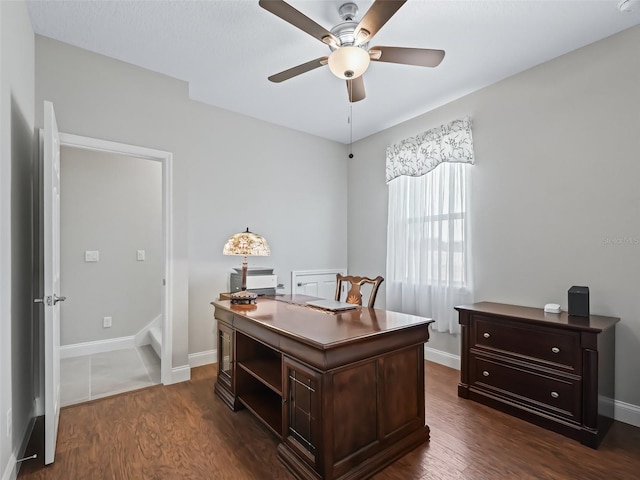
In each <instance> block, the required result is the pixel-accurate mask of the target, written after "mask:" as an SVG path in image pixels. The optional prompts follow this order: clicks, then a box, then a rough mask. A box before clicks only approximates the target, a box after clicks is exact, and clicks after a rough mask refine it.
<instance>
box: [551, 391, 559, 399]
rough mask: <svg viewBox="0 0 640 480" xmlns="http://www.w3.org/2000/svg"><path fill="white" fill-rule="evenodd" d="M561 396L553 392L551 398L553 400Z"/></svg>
mask: <svg viewBox="0 0 640 480" xmlns="http://www.w3.org/2000/svg"><path fill="white" fill-rule="evenodd" d="M559 396H560V394H559V393H558V392H551V397H552V398H558V397H559Z"/></svg>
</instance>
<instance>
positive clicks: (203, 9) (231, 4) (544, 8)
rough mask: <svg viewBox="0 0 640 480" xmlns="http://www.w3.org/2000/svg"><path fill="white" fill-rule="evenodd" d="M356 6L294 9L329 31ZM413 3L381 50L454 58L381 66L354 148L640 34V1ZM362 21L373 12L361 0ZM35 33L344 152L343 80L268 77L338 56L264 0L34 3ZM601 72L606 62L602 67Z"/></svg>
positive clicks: (370, 78)
mask: <svg viewBox="0 0 640 480" xmlns="http://www.w3.org/2000/svg"><path fill="white" fill-rule="evenodd" d="M345 1H346V0H325V1H318V0H291V1H290V2H289V3H290V4H291V5H292V6H294V7H295V8H296V9H298V10H299V11H301V12H302V13H304V14H305V15H307V16H308V17H310V18H311V19H313V20H314V21H315V22H317V23H319V24H320V25H322V26H323V27H325V28H327V29H328V30H329V29H331V28H332V27H333V26H334V25H336V24H337V23H340V22H341V21H342V20H341V19H340V17H339V16H338V13H337V10H338V7H339V6H340V5H341V4H342V3H345ZM629 1H630V2H631V6H632V7H633V8H632V10H631V11H628V12H621V11H620V10H619V9H618V3H619V2H620V0H586V1H585V0H564V1H557V0H554V1H552V0H537V1H533V0H509V1H498V0H468V1H456V0H447V1H442V0H441V1H432V0H409V1H408V2H407V3H406V4H405V5H404V6H403V7H402V8H400V10H399V11H398V12H397V13H396V14H395V15H394V16H393V17H392V18H391V19H390V20H389V22H388V23H387V24H386V25H385V26H384V27H383V28H382V29H381V30H380V31H379V32H378V34H377V35H376V36H375V38H374V39H373V41H372V42H371V43H370V45H371V46H373V45H388V46H402V47H418V48H435V49H443V50H445V51H446V56H445V58H444V60H443V62H442V63H441V64H440V66H438V67H436V68H424V67H414V66H406V65H397V64H391V63H375V62H374V63H372V64H371V66H370V67H369V70H367V72H366V73H365V74H364V82H365V87H366V93H367V97H366V98H365V99H364V100H363V101H361V102H357V103H354V104H353V124H352V128H353V130H352V139H353V141H356V140H358V139H361V138H364V137H366V136H368V135H371V134H373V133H376V132H379V131H380V130H383V129H385V128H388V127H390V126H393V125H396V124H398V123H400V122H402V121H405V120H408V119H410V118H412V117H415V116H417V115H420V114H422V113H424V112H427V111H429V110H431V109H433V108H435V107H437V106H439V105H442V104H445V103H447V102H450V101H451V100H454V99H456V98H459V97H461V96H463V95H466V94H468V93H470V92H473V91H475V90H477V89H479V88H482V87H484V86H487V85H490V84H492V83H494V82H496V81H498V80H501V79H503V78H505V77H508V76H510V75H513V74H515V73H517V72H520V71H523V70H525V69H528V68H530V67H532V66H534V65H538V64H540V63H543V62H545V61H547V60H550V59H552V58H555V57H557V56H559V55H562V54H564V53H567V52H570V51H572V50H575V49H577V48H579V47H582V46H584V45H587V44H589V43H592V42H595V41H597V40H600V39H602V38H604V37H607V36H610V35H612V34H614V33H617V32H619V31H622V30H624V29H626V28H629V27H631V26H633V25H637V24H640V0H629ZM356 3H357V4H358V6H359V7H360V14H359V15H358V18H357V19H358V20H359V19H360V18H361V17H362V15H363V14H364V13H365V12H366V11H367V10H368V8H369V7H370V6H371V4H372V3H373V2H372V0H356ZM28 6H29V11H30V15H31V21H32V23H33V28H34V31H35V32H36V33H37V34H39V35H43V36H46V37H51V38H54V39H56V40H60V41H62V42H65V43H69V44H71V45H75V46H77V47H80V48H84V49H87V50H91V51H93V52H97V53H100V54H103V55H107V56H109V57H113V58H116V59H119V60H122V61H125V62H129V63H132V64H135V65H139V66H141V67H144V68H147V69H150V70H153V71H155V72H159V73H163V74H165V75H169V76H171V77H175V78H178V79H181V80H185V81H187V82H188V83H189V92H190V97H191V98H192V99H193V100H197V101H201V102H204V103H207V104H211V105H215V106H218V107H222V108H225V109H228V110H232V111H235V112H239V113H242V114H245V115H249V116H251V117H255V118H258V119H262V120H266V121H268V122H272V123H275V124H278V125H284V126H286V127H290V128H293V129H296V130H300V131H304V132H308V133H311V134H313V135H317V136H320V137H324V138H328V139H331V140H335V141H338V142H342V143H349V142H350V141H351V131H350V125H349V123H348V118H349V102H348V100H347V89H346V85H345V81H344V80H340V79H338V78H336V77H334V76H333V75H332V74H331V72H330V71H329V69H328V67H322V68H318V69H316V70H313V71H311V72H307V73H304V74H302V75H299V76H297V77H295V78H292V79H290V80H287V81H285V82H283V83H280V84H276V83H272V82H269V81H268V80H267V77H268V76H269V75H272V74H274V73H278V72H280V71H282V70H285V69H287V68H290V67H293V66H295V65H298V64H301V63H304V62H306V61H309V60H312V59H314V58H318V57H321V56H324V55H327V54H328V53H329V49H328V47H327V46H325V45H324V44H322V43H321V42H319V41H318V40H316V39H315V38H313V37H311V36H309V35H308V34H306V33H304V32H302V31H301V30H298V29H297V28H295V27H293V26H291V25H290V24H288V23H286V22H285V21H283V20H281V19H280V18H278V17H276V16H274V15H273V14H271V13H269V12H267V11H266V10H264V9H262V8H261V7H259V6H258V0H202V1H189V0H168V1H161V0H155V1H148V0H146V1H141V0H137V1H135V0H117V1H116V0H91V1H87V0H80V1H78V0H76V1H61V0H47V1H41V0H31V1H29V2H28ZM594 61H597V59H594Z"/></svg>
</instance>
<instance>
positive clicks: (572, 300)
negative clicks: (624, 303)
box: [569, 286, 589, 317]
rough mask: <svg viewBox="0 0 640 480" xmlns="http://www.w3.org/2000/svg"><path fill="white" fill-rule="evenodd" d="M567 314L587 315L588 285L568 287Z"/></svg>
mask: <svg viewBox="0 0 640 480" xmlns="http://www.w3.org/2000/svg"><path fill="white" fill-rule="evenodd" d="M569 315H574V316H576V317H588V316H589V287H575V286H574V287H571V288H570V289H569Z"/></svg>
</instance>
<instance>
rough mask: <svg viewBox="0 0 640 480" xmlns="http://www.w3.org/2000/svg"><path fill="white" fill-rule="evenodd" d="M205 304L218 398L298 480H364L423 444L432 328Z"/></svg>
mask: <svg viewBox="0 0 640 480" xmlns="http://www.w3.org/2000/svg"><path fill="white" fill-rule="evenodd" d="M275 298H277V299H278V300H274V299H268V298H259V299H258V302H257V304H256V305H249V306H240V305H231V304H230V302H229V301H228V300H225V301H218V302H212V304H213V305H214V306H215V318H216V319H217V320H218V322H217V323H218V327H217V330H218V340H217V349H218V379H217V381H216V385H215V392H216V394H217V395H218V396H219V397H220V398H221V399H222V401H224V402H225V403H226V404H227V405H228V406H229V407H230V408H231V409H232V410H234V411H235V410H237V409H239V408H243V407H246V408H248V409H249V410H251V411H252V412H253V413H254V414H255V415H256V416H257V417H258V418H259V419H260V420H262V422H264V424H265V425H266V426H267V427H268V428H269V429H270V430H271V431H272V432H274V433H275V434H276V435H277V436H278V437H279V438H280V439H281V443H280V445H279V446H278V456H279V458H280V460H281V461H282V462H283V463H284V464H285V465H286V466H287V468H288V469H289V470H290V471H291V472H292V473H293V474H294V475H295V476H297V477H298V478H302V479H354V480H355V479H358V480H360V479H364V478H368V477H370V476H371V475H373V474H374V473H375V472H377V471H379V470H381V469H382V468H384V467H385V466H387V465H389V464H390V463H392V462H394V461H395V460H396V459H398V458H400V457H401V456H403V455H404V454H406V453H407V452H409V451H410V450H412V449H413V448H415V447H416V446H418V445H420V444H422V443H423V442H425V441H427V440H428V439H429V427H428V426H427V425H425V404H424V360H423V358H424V354H423V351H424V350H423V345H424V343H425V342H427V341H428V340H429V330H428V325H429V323H431V322H432V320H429V319H426V318H421V317H416V316H413V315H406V314H402V313H396V312H387V311H385V310H377V309H370V308H362V307H358V308H356V309H354V310H350V311H347V312H343V313H340V314H333V313H327V312H324V311H319V310H316V309H313V308H310V307H307V306H304V305H303V304H304V302H305V301H306V300H309V299H311V298H312V297H305V296H303V295H294V296H289V295H287V296H278V297H275Z"/></svg>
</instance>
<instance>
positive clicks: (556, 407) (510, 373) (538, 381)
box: [469, 355, 582, 423]
mask: <svg viewBox="0 0 640 480" xmlns="http://www.w3.org/2000/svg"><path fill="white" fill-rule="evenodd" d="M469 373H470V378H469V381H470V385H471V386H473V387H475V388H478V389H481V390H485V391H488V392H491V393H493V394H495V395H498V396H500V397H502V398H504V399H507V400H510V401H511V402H514V403H516V404H519V405H523V406H526V407H529V408H534V409H536V410H539V411H543V412H545V413H549V414H551V415H554V416H557V417H562V418H563V419H565V420H570V421H574V422H577V423H580V422H581V415H582V408H581V393H582V382H580V380H576V379H572V378H564V377H559V376H558V377H556V376H551V375H547V374H544V373H541V372H536V371H533V370H529V369H527V368H523V367H520V366H517V365H513V364H510V363H508V362H501V361H498V360H493V359H489V358H484V357H482V356H477V355H471V357H470V372H469Z"/></svg>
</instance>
